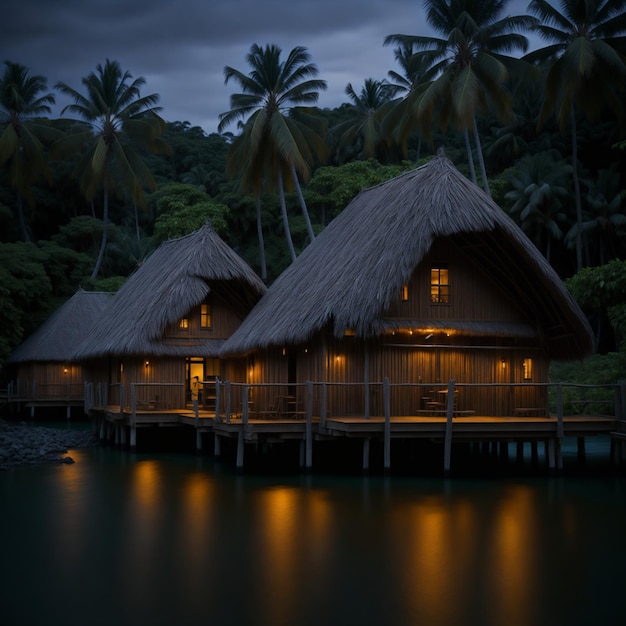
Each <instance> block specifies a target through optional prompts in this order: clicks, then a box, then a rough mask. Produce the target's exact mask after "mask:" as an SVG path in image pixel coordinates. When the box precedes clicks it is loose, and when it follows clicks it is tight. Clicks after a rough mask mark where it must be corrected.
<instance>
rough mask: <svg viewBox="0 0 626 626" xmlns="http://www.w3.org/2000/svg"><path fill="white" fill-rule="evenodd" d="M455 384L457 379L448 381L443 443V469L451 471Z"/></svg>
mask: <svg viewBox="0 0 626 626" xmlns="http://www.w3.org/2000/svg"><path fill="white" fill-rule="evenodd" d="M454 385H455V380H454V379H453V378H451V379H450V380H449V381H448V403H447V406H446V435H445V439H444V444H443V471H444V474H449V473H450V465H451V461H452V417H453V416H454Z"/></svg>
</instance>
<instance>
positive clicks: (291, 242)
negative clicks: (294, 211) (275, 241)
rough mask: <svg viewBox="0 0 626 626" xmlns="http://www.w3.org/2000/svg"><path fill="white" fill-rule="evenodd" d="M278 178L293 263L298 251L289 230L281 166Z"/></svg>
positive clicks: (284, 223) (278, 167) (286, 235)
mask: <svg viewBox="0 0 626 626" xmlns="http://www.w3.org/2000/svg"><path fill="white" fill-rule="evenodd" d="M276 169H277V177H278V197H279V198H280V212H281V214H282V216H283V228H284V229H285V237H286V238H287V246H288V247H289V254H291V262H292V263H293V262H294V261H295V260H296V249H295V248H294V247H293V241H292V240H291V230H289V218H288V217H287V205H286V204H285V189H284V187H283V173H282V171H281V169H280V164H279V165H278V166H277V168H276Z"/></svg>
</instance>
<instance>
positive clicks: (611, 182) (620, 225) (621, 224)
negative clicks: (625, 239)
mask: <svg viewBox="0 0 626 626" xmlns="http://www.w3.org/2000/svg"><path fill="white" fill-rule="evenodd" d="M585 186H586V187H587V193H586V194H585V199H586V201H587V202H586V204H587V207H588V209H587V219H583V224H582V228H583V232H584V233H586V234H587V241H590V240H593V241H594V242H595V243H597V245H598V252H599V258H598V262H599V265H604V264H605V263H607V262H608V261H609V260H611V259H610V258H608V257H609V256H610V257H611V258H615V256H617V254H616V252H617V250H618V248H619V242H620V232H621V233H622V234H623V232H624V229H625V228H626V212H625V211H624V207H623V206H622V204H623V203H622V188H621V185H620V175H619V172H617V171H616V170H615V168H614V167H612V168H611V169H608V170H599V171H598V175H597V177H595V180H588V181H586V182H585ZM590 234H593V235H595V236H594V237H593V239H592V238H591V237H589V235H590Z"/></svg>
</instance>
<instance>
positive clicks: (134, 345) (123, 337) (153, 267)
mask: <svg viewBox="0 0 626 626" xmlns="http://www.w3.org/2000/svg"><path fill="white" fill-rule="evenodd" d="M265 290H266V287H265V285H264V283H263V282H262V281H261V280H260V278H259V277H258V276H257V275H256V274H255V273H254V271H253V270H252V269H251V268H250V267H249V266H248V265H247V264H246V263H245V262H244V261H243V260H242V259H241V258H240V257H239V256H238V255H237V254H236V253H235V252H234V251H233V250H232V249H231V248H230V247H229V246H228V245H227V244H226V243H225V242H224V241H223V240H222V239H221V238H220V237H219V236H218V235H217V234H216V233H215V232H214V231H213V229H212V228H211V225H210V224H209V223H207V224H206V225H205V226H203V227H202V228H201V229H199V230H198V231H196V232H194V233H191V234H190V235H187V236H185V237H180V238H178V239H173V240H169V241H165V242H163V243H162V244H161V245H160V246H159V247H158V249H157V250H156V251H155V252H154V253H153V254H152V255H151V256H150V257H149V258H148V259H147V260H146V261H145V262H144V263H143V264H142V265H141V266H140V267H139V268H138V269H137V270H136V271H135V272H134V274H132V276H131V277H130V278H129V279H128V281H127V282H126V283H125V284H124V285H123V286H122V288H121V289H120V290H119V291H118V293H117V294H116V295H115V297H114V298H113V301H112V303H111V306H110V308H109V309H108V311H107V315H106V316H105V317H103V318H102V319H101V320H100V322H99V323H98V324H97V325H96V326H95V327H94V328H93V329H92V332H91V333H90V335H89V337H88V338H87V339H86V340H85V341H84V342H83V343H82V344H81V345H80V346H79V347H78V349H77V350H76V351H75V352H74V357H75V358H76V359H78V360H81V361H90V362H91V364H92V367H94V369H93V372H94V379H95V380H103V379H106V380H108V381H109V383H112V384H117V383H123V382H125V383H130V382H135V383H151V384H157V383H178V384H180V385H184V384H186V383H187V384H188V381H189V380H190V378H191V377H193V376H195V375H198V376H199V377H200V379H201V380H204V379H207V378H209V377H212V376H216V375H221V376H224V375H228V371H224V370H223V364H222V363H220V361H219V355H220V351H221V348H222V346H223V344H224V341H225V340H226V339H227V338H228V337H229V336H230V335H231V334H232V333H233V332H234V331H235V330H236V328H237V327H238V326H239V325H240V323H241V321H242V320H243V319H244V318H245V316H246V315H247V314H248V312H249V311H250V309H251V308H252V307H253V306H254V304H255V303H256V302H257V301H258V300H259V298H260V297H261V296H262V295H263V294H264V293H265ZM96 366H97V367H96ZM146 393H148V392H146ZM176 393H177V392H176ZM176 393H174V392H172V394H170V397H169V400H164V396H163V394H162V393H161V398H160V399H161V404H162V405H165V406H167V405H170V406H180V399H179V398H178V397H177V395H176Z"/></svg>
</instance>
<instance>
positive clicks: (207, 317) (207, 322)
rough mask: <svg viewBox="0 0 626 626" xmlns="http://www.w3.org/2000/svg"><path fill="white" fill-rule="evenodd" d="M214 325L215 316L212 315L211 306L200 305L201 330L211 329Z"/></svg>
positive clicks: (206, 304)
mask: <svg viewBox="0 0 626 626" xmlns="http://www.w3.org/2000/svg"><path fill="white" fill-rule="evenodd" d="M212 325H213V316H212V313H211V305H210V304H208V303H205V304H201V305H200V328H211V326H212Z"/></svg>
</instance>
